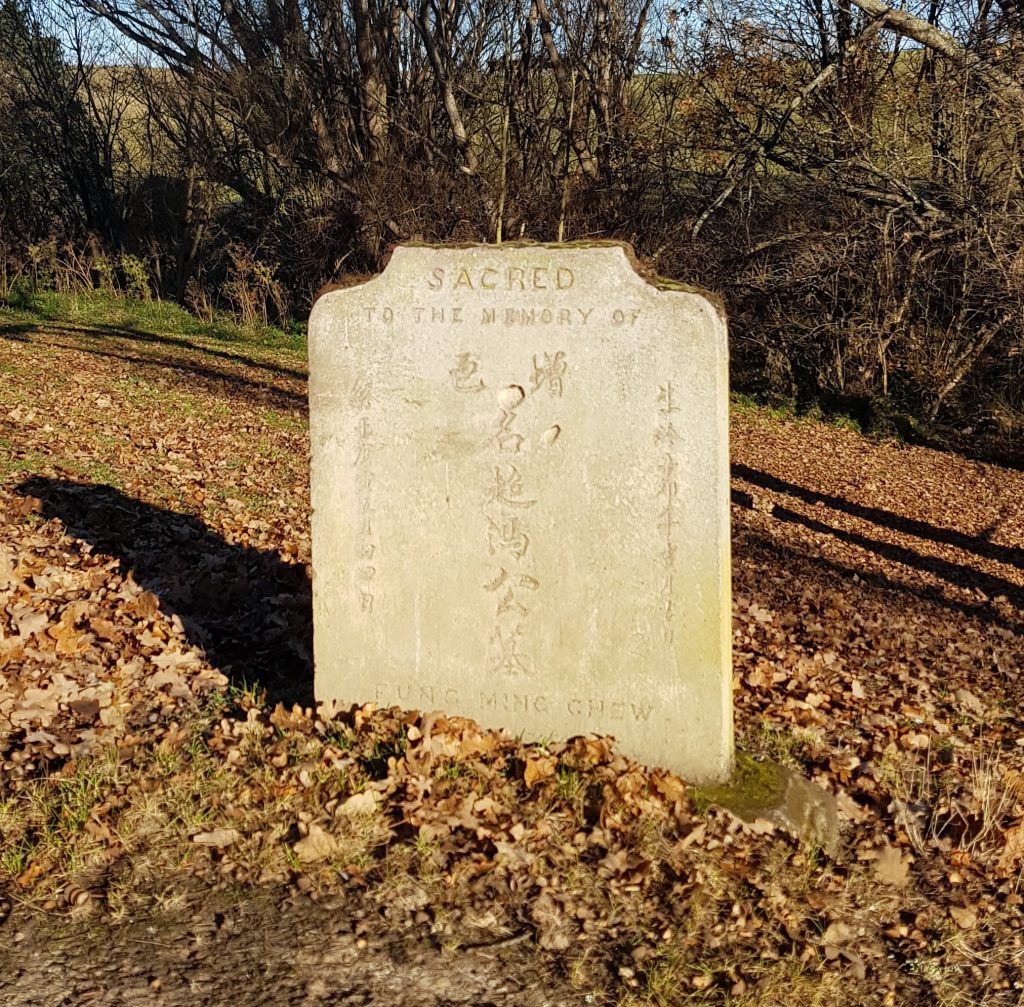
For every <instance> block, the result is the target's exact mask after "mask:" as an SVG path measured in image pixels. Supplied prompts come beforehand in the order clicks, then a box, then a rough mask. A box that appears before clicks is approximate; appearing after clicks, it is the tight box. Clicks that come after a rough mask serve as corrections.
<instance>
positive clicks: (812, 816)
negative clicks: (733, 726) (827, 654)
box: [697, 754, 840, 857]
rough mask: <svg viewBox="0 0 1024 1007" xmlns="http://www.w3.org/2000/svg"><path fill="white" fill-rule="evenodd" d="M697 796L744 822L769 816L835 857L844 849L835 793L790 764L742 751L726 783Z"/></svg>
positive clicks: (795, 834) (784, 827) (792, 832)
mask: <svg viewBox="0 0 1024 1007" xmlns="http://www.w3.org/2000/svg"><path fill="white" fill-rule="evenodd" d="M697 796H698V798H699V799H700V800H702V801H704V802H707V803H709V804H717V805H720V806H721V807H723V808H727V809H728V810H729V811H731V812H732V813H733V814H735V815H737V816H738V817H740V818H742V819H743V820H744V821H745V822H756V821H758V820H759V819H762V820H764V821H767V822H770V823H771V824H772V825H775V826H777V827H778V828H780V829H784V830H785V831H786V832H789V833H790V834H791V835H793V836H795V837H796V838H797V839H799V840H801V841H803V842H805V843H812V844H815V845H817V846H820V847H821V848H822V849H823V850H824V851H825V853H827V854H828V855H829V856H830V857H835V856H836V855H837V854H838V853H839V847H840V834H839V805H838V803H837V801H836V799H835V797H834V796H833V795H832V794H830V793H829V792H828V791H827V790H822V789H821V787H818V786H816V785H815V784H813V783H812V782H811V781H810V780H808V779H807V777H806V776H801V775H800V773H797V772H796V771H795V770H792V769H790V768H788V767H787V766H780V765H779V764H778V763H775V762H760V761H758V760H756V759H752V758H751V757H750V756H749V755H743V754H741V755H740V757H739V758H738V759H737V762H736V770H735V772H734V774H733V776H732V778H731V779H730V780H729V782H728V783H727V784H725V785H724V786H718V787H708V788H704V789H703V790H701V791H699V792H698V795H697Z"/></svg>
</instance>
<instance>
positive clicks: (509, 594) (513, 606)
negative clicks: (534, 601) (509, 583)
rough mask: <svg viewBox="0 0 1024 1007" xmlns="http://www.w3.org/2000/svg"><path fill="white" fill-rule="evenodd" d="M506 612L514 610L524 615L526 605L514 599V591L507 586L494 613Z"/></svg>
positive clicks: (501, 613) (502, 613)
mask: <svg viewBox="0 0 1024 1007" xmlns="http://www.w3.org/2000/svg"><path fill="white" fill-rule="evenodd" d="M506 612H515V613H516V614H517V615H526V612H527V610H526V607H525V606H524V605H521V604H520V603H519V602H518V601H516V596H515V593H514V592H513V590H512V588H509V589H508V590H507V591H506V592H505V593H504V594H503V595H502V596H501V600H500V601H499V602H498V608H497V611H496V613H495V614H496V615H504V614H505V613H506Z"/></svg>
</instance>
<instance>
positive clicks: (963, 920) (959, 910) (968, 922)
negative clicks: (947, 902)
mask: <svg viewBox="0 0 1024 1007" xmlns="http://www.w3.org/2000/svg"><path fill="white" fill-rule="evenodd" d="M949 915H950V916H952V917H953V922H954V923H956V925H957V926H958V927H959V928H960V929H961V930H973V929H974V928H975V927H976V926H977V925H978V914H977V913H976V912H975V911H974V910H973V909H970V908H968V907H967V906H950V907H949Z"/></svg>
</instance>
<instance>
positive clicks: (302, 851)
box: [292, 823, 338, 864]
mask: <svg viewBox="0 0 1024 1007" xmlns="http://www.w3.org/2000/svg"><path fill="white" fill-rule="evenodd" d="M292 849H293V850H295V855H296V856H297V857H298V858H299V860H300V861H301V862H302V863H304V864H313V863H316V862H317V861H318V860H326V859H327V858H328V857H333V856H334V855H335V854H336V853H337V852H338V841H337V840H336V839H335V838H334V836H332V835H331V834H330V833H329V832H327V831H326V830H325V829H322V828H321V827H320V826H319V825H317V824H316V823H313V824H311V825H310V826H309V832H308V833H307V834H306V836H305V838H303V839H300V840H299V841H298V842H297V843H296V844H295V845H294V846H293V847H292Z"/></svg>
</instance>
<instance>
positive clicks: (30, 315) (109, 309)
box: [0, 288, 305, 350]
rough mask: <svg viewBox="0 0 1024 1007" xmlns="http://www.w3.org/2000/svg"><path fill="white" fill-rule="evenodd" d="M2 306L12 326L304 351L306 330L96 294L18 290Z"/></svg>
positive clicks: (113, 295) (95, 292) (2, 302)
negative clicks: (52, 325) (34, 324)
mask: <svg viewBox="0 0 1024 1007" xmlns="http://www.w3.org/2000/svg"><path fill="white" fill-rule="evenodd" d="M0 307H5V308H7V309H8V310H9V312H10V314H11V318H12V320H13V321H16V322H17V321H34V320H38V321H42V322H60V323H64V324H68V325H74V326H80V327H83V328H92V329H116V330H120V331H124V332H132V333H139V334H154V335H156V334H158V335H160V336H164V337H169V338H172V339H178V340H194V339H198V340H203V341H209V342H214V343H229V344H244V345H249V346H257V347H261V348H266V349H275V350H281V349H294V350H304V349H305V331H304V327H301V326H298V325H296V326H294V327H292V328H290V330H289V331H287V332H286V331H284V330H282V329H279V328H276V327H274V326H270V325H268V326H262V325H261V326H248V327H247V326H242V325H239V324H238V323H237V322H236V321H235V320H234V319H233V318H232V317H231V316H230V315H228V314H226V313H218V314H217V315H215V316H214V319H213V321H212V322H204V321H202V320H200V319H198V318H196V317H195V316H194V315H192V314H190V313H189V312H187V311H185V310H184V309H183V308H181V307H179V306H178V305H176V304H174V303H172V302H170V301H160V300H148V301H143V300H138V299H134V298H129V297H121V296H117V295H115V294H111V293H108V292H106V291H100V290H94V291H88V292H83V293H76V294H61V293H55V292H54V291H45V290H44V291H35V292H32V291H28V290H26V289H24V288H19V289H17V290H15V291H14V292H12V294H11V295H10V296H9V297H8V298H7V299H6V301H0Z"/></svg>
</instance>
